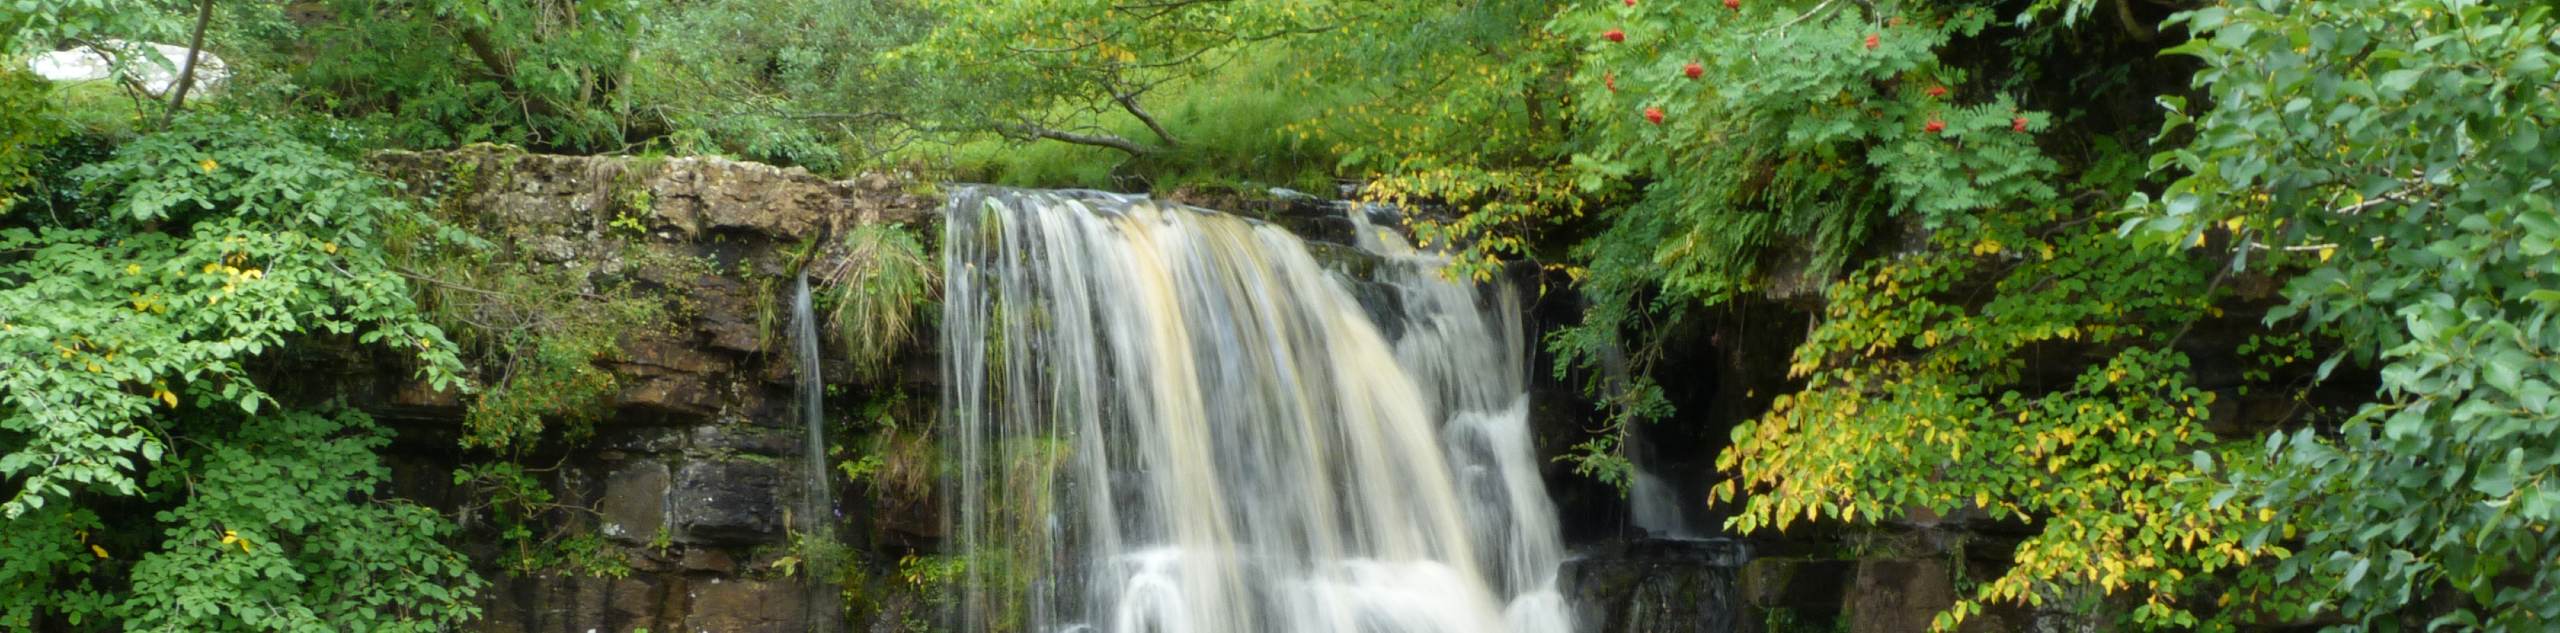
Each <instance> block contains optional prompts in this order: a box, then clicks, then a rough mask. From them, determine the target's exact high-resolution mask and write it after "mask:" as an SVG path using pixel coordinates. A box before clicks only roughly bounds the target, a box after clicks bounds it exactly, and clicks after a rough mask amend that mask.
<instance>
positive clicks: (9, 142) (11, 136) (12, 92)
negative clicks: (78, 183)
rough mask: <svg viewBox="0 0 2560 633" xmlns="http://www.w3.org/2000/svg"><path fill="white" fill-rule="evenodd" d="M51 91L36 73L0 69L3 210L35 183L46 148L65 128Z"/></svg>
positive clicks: (0, 204) (0, 209) (0, 202)
mask: <svg viewBox="0 0 2560 633" xmlns="http://www.w3.org/2000/svg"><path fill="white" fill-rule="evenodd" d="M51 92H52V90H51V86H49V85H47V84H46V83H45V82H44V80H43V79H41V78H38V77H36V76H35V74H34V73H27V72H20V71H18V70H17V69H14V68H12V69H0V213H7V212H8V210H9V209H10V208H11V207H15V206H17V205H18V200H19V199H20V198H21V197H23V196H24V192H25V191H26V190H27V189H29V188H31V187H32V186H33V185H35V184H36V181H37V180H38V178H39V175H38V173H37V172H36V170H37V169H38V168H39V167H40V166H41V165H43V163H44V153H43V149H44V148H45V147H46V146H49V145H51V144H52V143H53V140H54V137H56V136H59V135H61V134H62V133H63V131H64V130H63V124H62V121H61V118H60V116H59V114H58V113H56V112H54V109H53V101H52V99H51V96H52V95H51Z"/></svg>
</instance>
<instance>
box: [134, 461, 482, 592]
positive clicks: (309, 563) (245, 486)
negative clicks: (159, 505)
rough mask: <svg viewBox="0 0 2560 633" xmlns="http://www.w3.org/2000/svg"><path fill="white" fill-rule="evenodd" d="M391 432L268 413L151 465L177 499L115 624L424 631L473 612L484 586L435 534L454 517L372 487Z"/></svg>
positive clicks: (381, 477)
mask: <svg viewBox="0 0 2560 633" xmlns="http://www.w3.org/2000/svg"><path fill="white" fill-rule="evenodd" d="M197 417H201V416H197ZM390 442H391V436H390V433H389V432H388V431H386V430H383V429H381V428H379V427H376V426H374V425H373V421H372V420H371V419H370V418H367V417H365V416H364V415H363V414H361V413H355V412H352V411H347V412H339V413H337V414H335V415H334V416H331V415H322V414H317V413H306V412H299V411H278V412H274V413H271V414H269V415H265V416H251V417H249V418H247V419H245V420H243V421H241V422H240V423H239V426H238V429H237V430H235V431H233V432H231V433H229V434H227V435H225V436H223V437H222V438H221V439H220V440H218V441H214V442H208V443H206V444H203V445H201V447H197V448H194V449H192V450H189V451H184V452H182V454H181V455H180V456H179V457H177V458H175V459H172V460H171V461H170V463H168V464H166V465H165V466H164V467H163V468H161V469H159V470H156V471H154V475H153V477H152V480H153V481H152V483H153V486H154V488H156V489H159V490H160V491H162V492H163V493H165V494H168V495H170V496H172V497H175V498H180V499H185V502H184V503H182V504H180V505H179V506H178V507H176V508H173V509H171V510H169V511H167V512H163V513H161V520H162V522H163V523H164V524H165V527H164V529H163V533H164V534H166V535H167V538H166V539H165V540H163V541H162V542H161V543H160V547H159V548H158V550H156V551H154V552H152V553H150V554H147V555H145V556H143V557H142V559H141V561H140V562H138V563H135V564H134V566H133V569H132V589H131V591H132V594H131V595H132V597H131V598H130V599H128V600H127V601H126V602H125V603H123V604H122V605H119V607H118V610H119V611H121V612H122V615H123V616H124V618H125V624H126V626H127V627H129V628H131V629H133V630H158V631H311V632H315V633H317V632H322V631H347V630H357V631H416V632H421V633H424V632H432V631H445V630H451V629H452V628H453V627H455V626H457V625H459V624H461V623H463V622H466V621H469V620H471V619H473V618H476V617H478V616H479V614H480V608H479V606H478V605H476V604H474V603H473V602H472V600H473V598H474V596H476V595H477V594H478V592H479V591H480V590H481V589H482V588H484V587H486V586H487V585H486V583H485V582H484V581H482V580H481V579H480V577H479V576H478V575H477V574H474V573H473V572H472V571H471V569H470V567H469V563H468V561H466V560H464V559H463V557H462V555H461V554H459V553H456V552H454V551H453V550H452V549H450V548H449V547H447V546H446V545H445V544H444V543H443V541H442V539H444V538H446V537H448V536H450V535H451V534H452V533H453V531H454V527H453V524H452V523H451V522H450V521H447V520H446V519H445V518H444V517H443V516H441V515H438V514H437V513H436V512H435V511H433V510H430V509H427V508H425V507H421V506H418V505H417V504H414V503H410V502H407V501H402V500H396V499H385V498H380V497H377V496H375V488H376V487H377V486H379V485H381V484H382V482H383V481H385V480H386V479H388V478H389V476H390V469H388V468H385V467H383V465H382V463H381V462H380V460H378V459H377V458H376V457H375V456H374V453H375V452H376V451H379V450H381V448H382V447H383V446H385V445H388V444H390Z"/></svg>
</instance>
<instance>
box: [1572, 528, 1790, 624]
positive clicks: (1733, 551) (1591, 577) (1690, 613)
mask: <svg viewBox="0 0 2560 633" xmlns="http://www.w3.org/2000/svg"><path fill="white" fill-rule="evenodd" d="M1747 557H1748V551H1747V549H1746V548H1745V547H1744V546H1743V545H1742V544H1740V543H1737V542H1734V541H1727V540H1706V541H1657V540H1641V541H1634V542H1617V543H1609V544H1601V545H1598V546H1593V547H1590V548H1588V549H1586V550H1585V551H1584V552H1583V555H1582V556H1579V557H1576V558H1573V559H1570V560H1567V561H1565V564H1564V569H1562V570H1560V571H1559V573H1558V574H1557V580H1558V583H1559V588H1560V589H1562V590H1563V591H1564V592H1565V596H1566V599H1567V600H1570V601H1571V602H1572V604H1573V607H1574V631H1575V632H1576V633H1733V632H1739V631H1747V630H1753V629H1748V628H1746V627H1747V625H1748V624H1749V623H1750V622H1749V620H1747V619H1745V618H1744V617H1743V616H1744V609H1743V604H1742V601H1741V600H1740V598H1741V596H1740V595H1739V594H1740V591H1741V588H1740V587H1739V586H1738V585H1737V583H1736V582H1735V575H1736V572H1737V571H1738V568H1739V567H1740V566H1741V564H1742V562H1743V561H1744V560H1745V559H1746V558H1747Z"/></svg>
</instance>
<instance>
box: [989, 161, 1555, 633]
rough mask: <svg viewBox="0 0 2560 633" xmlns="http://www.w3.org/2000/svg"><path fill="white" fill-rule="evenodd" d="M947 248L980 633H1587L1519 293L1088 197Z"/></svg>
mask: <svg viewBox="0 0 2560 633" xmlns="http://www.w3.org/2000/svg"><path fill="white" fill-rule="evenodd" d="M946 235H947V239H946V240H945V242H944V244H945V247H944V248H945V251H944V271H945V286H944V297H945V303H944V315H943V324H942V325H943V335H944V346H945V347H944V355H943V359H944V360H943V362H944V363H945V366H944V371H945V377H946V386H945V391H944V411H945V415H946V416H947V417H946V419H945V426H944V432H945V433H946V434H947V435H946V436H945V440H944V441H945V443H946V445H947V446H949V447H950V450H951V453H950V456H949V459H950V462H951V465H950V471H951V478H950V480H949V482H948V485H949V486H950V487H951V488H952V494H951V498H952V499H953V502H952V504H951V505H950V506H949V507H951V508H952V510H951V513H950V515H949V520H950V522H951V525H950V528H949V532H950V535H951V538H952V539H953V542H954V545H955V546H956V547H957V549H958V551H959V552H960V553H961V554H960V555H961V556H962V557H963V559H964V561H965V563H966V571H965V572H964V574H965V581H964V583H963V587H962V590H961V595H960V600H959V604H958V605H956V608H955V610H954V613H953V614H952V623H953V624H954V626H955V627H956V628H957V629H959V630H961V631H967V632H971V633H980V632H989V631H1023V632H1037V633H1069V632H1077V633H1082V632H1096V633H1099V632H1113V633H1141V632H1148V633H1186V632H1191V633H1254V632H1264V631H1268V632H1275V633H1276V632H1290V633H1297V632H1306V633H1317V632H1345V633H1348V632H1354V631H1358V632H1376V633H1426V632H1445V633H1503V632H1512V633H1565V632H1566V631H1568V630H1570V627H1571V622H1572V620H1573V618H1572V613H1571V610H1570V609H1569V608H1568V607H1567V606H1566V604H1565V601H1564V599H1563V597H1562V596H1561V594H1560V593H1559V592H1558V591H1557V590H1556V574H1557V570H1558V568H1559V567H1560V565H1561V563H1562V558H1563V554H1562V549H1563V548H1562V546H1561V544H1560V542H1559V538H1558V535H1557V526H1556V518H1555V512H1554V509H1553V507H1552V505H1551V502H1550V501H1548V499H1547V496H1546V491H1545V489H1544V484H1543V482H1542V481H1540V480H1539V479H1538V475H1537V466H1538V463H1537V458H1536V456H1535V454H1534V451H1533V450H1532V447H1531V445H1530V440H1529V434H1528V430H1527V422H1526V417H1527V410H1528V401H1527V395H1526V394H1527V386H1526V382H1525V375H1526V368H1525V359H1524V357H1523V356H1522V355H1523V353H1524V351H1525V349H1526V348H1525V345H1524V339H1525V337H1524V335H1523V334H1522V332H1521V328H1520V323H1519V321H1518V318H1517V314H1518V313H1519V309H1518V308H1519V305H1518V298H1517V296H1516V293H1514V292H1513V291H1512V290H1511V289H1510V288H1509V287H1508V286H1507V285H1504V284H1488V285H1486V286H1481V287H1480V286H1476V285H1465V284H1456V283H1451V282H1449V281H1447V280H1445V279H1444V278H1443V277H1442V276H1441V275H1440V274H1439V267H1440V264H1439V262H1436V261H1434V260H1432V258H1430V257H1429V256H1427V255H1422V254H1417V253H1413V252H1411V249H1403V248H1398V247H1399V246H1400V245H1398V244H1390V243H1387V242H1384V241H1378V242H1372V241H1371V239H1370V237H1374V236H1364V237H1363V238H1362V240H1361V241H1362V243H1363V244H1362V245H1363V246H1366V247H1372V248H1369V249H1368V250H1370V252H1372V253H1378V254H1381V255H1382V259H1384V260H1385V262H1386V263H1385V265H1382V266H1380V267H1378V270H1376V271H1375V272H1373V273H1371V274H1370V276H1369V278H1365V279H1352V278H1350V277H1349V276H1347V274H1345V273H1338V272H1333V271H1328V270H1326V269H1325V268H1324V267H1323V266H1321V265H1319V264H1318V263H1317V262H1316V260H1315V259H1313V258H1312V257H1311V256H1310V255H1309V254H1308V250H1307V247H1306V245H1305V244H1304V243H1302V242H1301V241H1299V239H1298V238H1297V237H1295V236H1292V235H1290V234H1289V233H1288V232H1286V231H1283V230H1281V229H1279V228H1277V227H1273V226H1270V225H1266V224H1262V223H1257V222H1252V221H1248V220H1244V219H1241V218H1237V217H1233V216H1228V215H1224V214H1219V213H1214V212H1209V211H1204V210H1200V209H1194V208H1188V207H1182V206H1178V205H1169V204H1162V203H1158V202H1154V201H1152V200H1148V199H1145V198H1142V197H1132V196H1119V195H1112V194H1101V193H1092V192H1057V191H1023V190H1012V189H999V188H968V189H963V190H960V191H958V192H956V193H955V194H954V195H953V197H952V202H951V206H950V209H949V224H948V225H947V234H946ZM1354 285H1362V286H1363V287H1368V288H1373V289H1374V288H1377V287H1381V286H1382V287H1384V288H1386V289H1387V294H1392V295H1393V296H1394V300H1392V301H1388V302H1386V303H1388V304H1391V305H1386V306H1370V305H1363V304H1362V303H1361V302H1360V301H1359V300H1357V299H1355V296H1360V295H1358V294H1357V293H1355V292H1354V291H1353V286H1354ZM1385 320H1392V321H1393V323H1392V324H1387V323H1382V322H1381V321H1385ZM1390 326H1391V327H1390Z"/></svg>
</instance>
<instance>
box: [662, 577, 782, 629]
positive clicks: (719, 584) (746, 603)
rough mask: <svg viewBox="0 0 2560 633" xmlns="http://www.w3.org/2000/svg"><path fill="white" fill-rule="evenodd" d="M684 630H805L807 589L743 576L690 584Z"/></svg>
mask: <svg viewBox="0 0 2560 633" xmlns="http://www.w3.org/2000/svg"><path fill="white" fill-rule="evenodd" d="M689 593H691V594H692V595H691V598H692V608H691V609H690V610H689V611H690V615H688V616H686V617H685V619H684V628H683V629H682V630H685V631H718V632H721V633H807V632H808V631H811V630H813V627H811V626H810V624H811V623H810V622H808V621H807V615H806V606H805V605H806V602H807V597H806V595H805V593H806V590H804V589H803V588H801V587H800V586H799V585H797V584H786V583H774V582H764V581H760V580H743V579H731V580H721V579H711V580H708V581H704V582H696V583H692V585H691V587H690V591H689Z"/></svg>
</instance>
